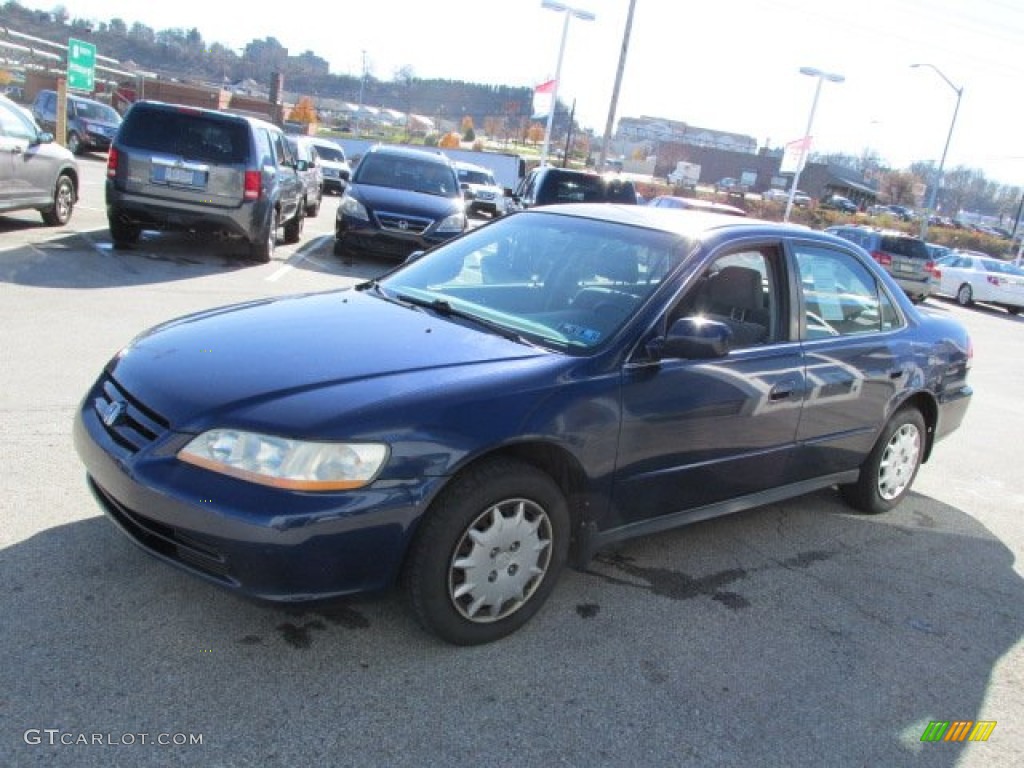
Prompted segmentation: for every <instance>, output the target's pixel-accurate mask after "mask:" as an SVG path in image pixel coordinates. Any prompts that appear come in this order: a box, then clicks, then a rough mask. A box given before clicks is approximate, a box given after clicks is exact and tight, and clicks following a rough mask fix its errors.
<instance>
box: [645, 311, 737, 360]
mask: <svg viewBox="0 0 1024 768" xmlns="http://www.w3.org/2000/svg"><path fill="white" fill-rule="evenodd" d="M731 338H732V330H731V329H730V328H729V326H727V325H726V324H725V323H720V322H718V321H717V320H708V319H706V318H703V317H681V318H679V319H678V320H676V321H675V322H674V323H672V327H671V328H669V329H668V334H667V335H666V336H664V337H663V338H658V339H654V340H652V342H651V343H650V344H649V345H648V351H649V352H650V353H651V354H652V356H654V357H656V358H658V359H662V358H666V357H679V358H684V359H687V360H713V359H715V358H719V357H725V356H726V355H728V354H729V350H730V349H731V348H732V345H731V343H730V339H731Z"/></svg>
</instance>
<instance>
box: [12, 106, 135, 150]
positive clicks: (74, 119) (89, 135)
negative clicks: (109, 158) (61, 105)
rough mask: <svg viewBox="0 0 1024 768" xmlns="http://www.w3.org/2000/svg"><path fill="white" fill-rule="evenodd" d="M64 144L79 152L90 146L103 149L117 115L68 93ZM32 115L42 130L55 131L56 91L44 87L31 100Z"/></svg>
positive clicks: (115, 125) (118, 121)
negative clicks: (32, 100)
mask: <svg viewBox="0 0 1024 768" xmlns="http://www.w3.org/2000/svg"><path fill="white" fill-rule="evenodd" d="M67 99H68V101H67V103H68V115H67V117H68V127H67V136H66V139H65V141H66V144H65V146H66V147H67V148H68V149H70V150H71V151H72V152H73V153H74V154H76V155H80V154H82V153H83V152H86V151H88V150H90V149H98V150H100V151H106V150H107V148H109V147H110V142H111V141H112V140H113V138H114V134H115V133H117V129H118V126H120V125H121V116H120V115H119V114H117V110H115V109H114V108H113V107H111V106H110V105H108V104H104V103H103V102H101V101H95V100H93V99H86V98H84V97H82V96H77V95H75V94H70V93H69V94H68V97H67ZM32 115H33V117H35V119H36V122H38V123H39V125H41V126H42V127H43V130H46V131H49V132H50V133H56V132H57V92H56V91H49V90H44V91H40V92H39V93H37V94H36V98H35V101H34V102H32Z"/></svg>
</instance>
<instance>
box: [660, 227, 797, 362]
mask: <svg viewBox="0 0 1024 768" xmlns="http://www.w3.org/2000/svg"><path fill="white" fill-rule="evenodd" d="M780 264H781V257H780V252H779V250H778V249H777V248H774V247H768V246H766V247H761V248H756V249H750V250H743V251H736V252H733V253H728V254H725V255H722V256H718V257H717V258H715V260H714V261H713V262H712V263H711V264H710V266H709V267H708V268H707V270H706V271H705V272H704V274H703V275H702V276H701V277H700V279H699V280H698V281H697V283H696V285H695V286H694V287H693V288H692V289H691V290H690V291H688V292H687V294H686V296H685V297H684V298H683V300H682V302H681V303H680V305H679V307H677V309H676V310H675V311H674V312H673V313H672V317H671V318H670V319H671V320H675V319H678V318H681V317H697V316H699V317H705V318H707V319H709V320H715V321H717V322H720V323H724V324H725V325H727V326H728V327H729V330H730V331H731V332H732V338H731V344H732V347H733V349H739V348H743V347H752V346H756V345H759V344H770V343H773V342H777V341H784V340H785V334H784V332H783V331H782V324H781V322H780V318H781V317H782V301H781V294H780V285H781V281H780V274H781V272H780V268H779V265H780Z"/></svg>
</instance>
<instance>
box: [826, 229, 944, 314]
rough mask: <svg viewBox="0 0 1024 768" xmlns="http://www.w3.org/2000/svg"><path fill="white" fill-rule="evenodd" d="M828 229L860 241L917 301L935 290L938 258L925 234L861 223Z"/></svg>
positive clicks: (854, 240) (855, 241) (835, 233)
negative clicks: (931, 250)
mask: <svg viewBox="0 0 1024 768" xmlns="http://www.w3.org/2000/svg"><path fill="white" fill-rule="evenodd" d="M825 231H826V232H828V233H829V234H832V235H838V236H839V237H841V238H843V239H844V240H849V241H850V242H851V243H856V244H857V245H859V246H860V247H861V248H863V249H864V250H865V251H867V252H868V253H869V254H871V258H872V259H874V260H875V261H877V262H878V263H879V264H881V265H882V268H883V269H885V271H886V272H888V273H889V274H890V275H892V276H893V277H894V278H895V280H896V282H897V283H899V286H900V288H902V289H903V291H904V293H906V294H907V296H909V297H910V300H911V301H913V302H914V303H915V304H919V303H921V302H922V301H924V300H925V299H926V298H928V296H929V295H931V293H932V292H933V291H934V290H935V288H936V284H937V282H938V281H937V280H936V276H935V262H934V261H933V259H932V256H931V254H930V253H929V251H928V247H927V246H926V245H925V244H924V241H923V240H921V238H919V237H914V236H913V235H908V234H907V233H905V232H900V231H898V230H894V229H877V228H875V227H865V226H860V225H849V226H842V225H840V226H835V227H826V228H825Z"/></svg>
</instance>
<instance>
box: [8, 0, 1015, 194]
mask: <svg viewBox="0 0 1024 768" xmlns="http://www.w3.org/2000/svg"><path fill="white" fill-rule="evenodd" d="M20 2H21V4H22V5H24V6H26V7H32V8H40V9H44V10H52V9H53V8H54V7H56V6H57V5H58V3H57V2H46V1H45V0H44V1H43V2H40V1H39V0H20ZM62 4H63V5H64V7H65V8H66V9H67V10H68V12H69V14H70V15H71V16H72V17H73V18H74V17H80V18H89V19H101V20H109V19H111V18H115V17H120V18H121V19H123V20H124V21H125V22H127V23H128V24H129V25H130V24H131V23H133V22H135V21H139V22H142V23H143V24H146V25H147V26H150V27H153V28H154V29H156V30H160V29H167V28H184V29H189V28H191V27H197V28H198V29H199V31H200V33H201V34H202V36H203V39H204V40H206V41H207V42H221V43H223V44H225V45H227V46H228V47H232V48H236V49H237V48H241V47H242V46H244V45H245V44H246V43H247V42H249V41H250V40H253V39H263V38H266V37H275V38H276V39H277V40H278V41H280V42H281V44H282V45H284V46H285V47H286V48H288V50H289V53H291V54H293V55H294V54H299V53H302V52H304V51H306V50H312V51H313V52H314V53H316V54H317V55H319V56H321V57H323V58H324V59H326V60H327V61H328V62H330V65H331V71H332V72H335V73H338V74H353V75H358V74H359V72H360V71H361V67H362V51H366V57H367V61H368V63H369V65H370V69H371V72H372V74H373V75H374V76H375V77H377V78H379V79H383V80H388V79H391V77H392V76H393V75H394V73H395V72H396V71H397V70H398V69H399V68H401V67H405V66H409V67H411V68H412V69H413V71H414V72H415V73H416V75H417V76H419V77H425V78H429V77H438V78H451V79H462V80H469V81H474V82H483V83H506V84H509V85H518V86H531V87H532V86H533V85H535V84H537V83H540V82H543V81H544V80H546V79H548V78H550V77H551V76H552V75H553V74H554V71H555V65H556V59H557V53H558V47H559V41H560V39H561V34H562V19H563V16H562V14H560V13H556V12H554V11H550V10H544V9H542V8H541V7H540V0H475V1H474V2H473V3H458V2H455V3H438V2H422V1H421V0H371V1H370V2H364V1H363V0H305V2H301V3H296V4H294V5H293V6H289V10H288V12H280V10H278V11H275V12H273V13H267V12H265V11H262V10H257V9H259V8H261V6H260V5H259V4H258V3H257V4H254V3H253V2H251V0H249V1H247V2H240V1H239V0H201V1H200V0H175V1H174V2H170V3H149V2H138V0H67V1H66V2H64V3H62ZM566 4H568V5H572V6H574V7H578V8H582V9H586V10H588V11H591V12H593V13H594V14H596V16H597V18H596V20H594V21H579V20H576V19H574V20H572V22H571V23H570V27H569V34H568V41H567V45H566V50H565V59H564V63H563V67H562V83H561V86H560V92H559V98H560V99H561V100H562V101H564V102H566V103H570V102H571V101H572V100H573V99H575V100H576V105H577V118H578V119H579V120H580V121H581V122H582V123H583V124H584V125H585V126H587V127H591V128H594V129H595V130H596V132H597V133H598V135H600V134H601V133H602V132H603V130H604V125H605V120H606V119H607V115H608V109H609V104H610V100H611V93H612V86H613V83H614V78H615V70H616V67H617V64H618V58H619V50H620V47H621V44H622V38H623V31H624V28H625V21H626V14H627V10H628V7H629V0H567V1H566ZM1022 50H1024V3H1022V2H1020V0H858V1H857V2H849V1H846V2H834V1H830V0H815V1H813V2H811V1H808V0H730V1H729V2H717V3H705V2H700V3H698V2H691V1H690V0H637V2H636V12H635V17H634V22H633V32H632V36H631V39H630V44H629V55H628V58H627V63H626V70H625V78H624V80H623V83H622V90H621V94H620V98H619V106H618V110H617V117H622V116H640V115H653V116H658V117H667V118H671V119H675V120H681V121H684V122H687V123H689V124H691V125H696V126H699V127H703V128H713V129H716V130H724V131H731V132H734V133H741V134H745V135H749V136H753V137H754V138H756V139H757V141H758V142H759V144H765V143H770V144H772V145H773V146H776V145H781V144H783V143H785V142H787V141H790V140H793V139H796V138H798V137H799V136H800V135H801V134H802V133H803V131H804V128H805V127H806V125H807V118H808V114H809V112H810V107H811V101H812V98H813V95H814V85H815V80H814V79H813V78H810V77H806V76H803V75H801V74H799V69H800V67H803V66H811V67H816V68H818V69H821V70H825V71H829V72H836V73H840V74H842V75H844V76H845V78H846V81H845V82H844V83H842V84H831V83H826V84H825V86H824V88H823V89H822V94H821V99H820V101H819V104H818V109H817V113H816V117H815V123H814V128H813V131H812V133H813V135H814V137H815V147H814V149H815V151H840V152H846V153H850V154H860V153H861V152H863V151H864V150H865V149H871V150H874V151H875V152H877V153H878V154H879V155H880V156H881V157H882V158H883V160H885V161H886V162H888V163H890V164H891V165H893V166H895V167H905V166H907V165H909V164H910V163H912V162H914V161H918V160H931V161H933V162H936V163H937V162H938V159H939V156H940V155H941V153H942V147H943V144H944V143H945V140H946V134H947V131H948V130H949V125H950V121H951V118H952V116H953V109H954V106H955V103H956V93H955V91H954V90H953V88H952V87H951V86H950V85H948V84H947V83H945V82H944V81H943V80H942V78H941V77H939V76H938V75H937V74H936V73H935V72H934V71H933V70H930V69H927V68H917V69H912V68H911V67H910V65H911V64H914V63H919V62H924V63H929V64H932V65H934V66H935V67H937V68H938V69H939V70H941V71H942V73H943V74H945V75H946V77H947V78H948V79H949V80H951V81H952V83H953V84H954V85H956V86H962V87H963V89H964V90H963V98H962V104H961V107H960V114H959V117H958V118H957V125H956V128H955V131H954V134H953V139H952V143H951V145H950V150H949V155H948V158H947V160H946V167H947V168H954V167H956V166H959V165H966V166H968V167H971V168H978V169H981V170H982V171H984V173H985V174H986V176H988V177H989V179H991V180H994V181H998V182H1000V183H1004V184H1010V185H1014V186H1024V142H1022V136H1024V131H1022V125H1021V121H1020V120H1019V119H1017V117H1016V115H1017V113H1018V112H1019V109H1020V108H1019V106H1018V104H1019V93H1020V88H1021V83H1022V82H1024V55H1022ZM100 53H102V51H100ZM286 87H287V84H286Z"/></svg>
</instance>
